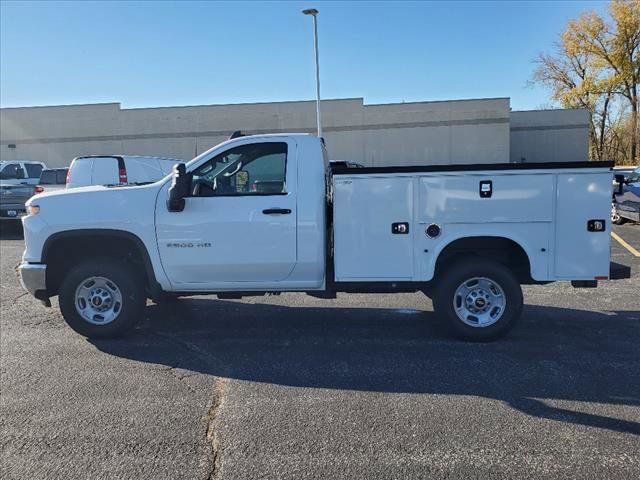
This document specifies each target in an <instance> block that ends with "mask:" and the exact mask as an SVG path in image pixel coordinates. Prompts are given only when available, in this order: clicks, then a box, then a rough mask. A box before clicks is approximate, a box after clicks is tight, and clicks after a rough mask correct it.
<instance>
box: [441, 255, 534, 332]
mask: <svg viewBox="0 0 640 480" xmlns="http://www.w3.org/2000/svg"><path fill="white" fill-rule="evenodd" d="M522 305H523V302H522V289H521V288H520V284H519V282H518V279H517V278H516V276H515V275H514V274H513V273H512V272H511V270H509V269H508V268H507V267H505V266H504V265H502V264H501V263H498V262H495V261H492V260H487V259H483V258H474V257H468V258H466V259H464V260H462V261H458V262H456V263H454V264H453V265H452V266H451V267H450V268H448V269H447V270H446V271H445V272H444V273H443V274H442V275H441V276H440V278H439V280H438V286H437V287H436V291H435V295H434V298H433V306H434V310H435V312H436V314H437V315H439V316H441V317H442V318H444V319H446V321H447V323H448V325H449V327H450V328H451V330H452V331H453V333H454V334H455V335H456V336H457V337H459V338H462V339H464V340H469V341H475V342H485V341H490V340H494V339H496V338H498V337H500V336H502V335H504V334H506V333H507V332H508V331H509V330H510V329H511V328H512V327H513V326H514V324H515V322H516V321H517V320H518V319H519V318H520V315H521V313H522Z"/></svg>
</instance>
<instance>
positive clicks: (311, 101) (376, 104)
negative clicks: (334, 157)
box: [0, 97, 530, 111]
mask: <svg viewBox="0 0 640 480" xmlns="http://www.w3.org/2000/svg"><path fill="white" fill-rule="evenodd" d="M491 100H507V101H508V100H510V98H509V97H485V98H459V99H453V100H419V101H413V102H389V103H365V101H364V97H346V98H323V99H322V102H323V103H326V102H345V101H347V102H348V101H360V103H362V105H363V106H365V107H379V106H387V105H419V104H425V103H453V102H476V101H491ZM315 102H316V101H315V100H282V101H278V102H240V103H208V104H199V105H168V106H157V107H132V108H125V107H122V103H120V102H97V103H70V104H61V105H29V106H25V107H2V108H0V110H3V111H4V110H19V109H27V108H29V109H36V108H65V107H96V106H107V105H116V106H118V109H119V110H120V111H131V110H159V109H169V108H204V107H234V106H248V105H278V104H291V103H315ZM525 111H530V110H525Z"/></svg>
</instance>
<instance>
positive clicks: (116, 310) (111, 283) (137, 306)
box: [59, 259, 146, 338]
mask: <svg viewBox="0 0 640 480" xmlns="http://www.w3.org/2000/svg"><path fill="white" fill-rule="evenodd" d="M59 301H60V311H61V312H62V316H63V317H64V319H65V320H66V322H67V323H68V324H69V326H70V327H71V328H72V329H73V330H75V331H76V332H78V333H79V334H81V335H84V336H85V337H89V338H109V337H117V336H121V335H123V334H124V333H126V332H127V331H128V330H129V329H131V328H132V327H133V325H134V324H135V322H136V321H137V320H138V318H140V316H141V315H142V312H143V308H144V305H145V303H146V295H145V292H144V286H143V282H142V279H141V278H140V276H139V275H137V274H136V272H135V271H134V270H133V269H132V268H131V267H130V266H128V265H127V264H125V263H124V262H114V261H113V260H108V259H94V260H87V261H84V262H82V263H80V264H79V265H77V266H76V267H74V268H73V269H72V270H71V271H69V273H68V274H67V275H66V276H65V278H64V280H63V282H62V285H61V287H60V291H59Z"/></svg>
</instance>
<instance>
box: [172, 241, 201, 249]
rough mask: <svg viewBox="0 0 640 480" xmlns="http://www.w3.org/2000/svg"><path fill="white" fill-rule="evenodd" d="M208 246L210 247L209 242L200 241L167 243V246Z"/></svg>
mask: <svg viewBox="0 0 640 480" xmlns="http://www.w3.org/2000/svg"><path fill="white" fill-rule="evenodd" d="M209 247H211V242H201V243H192V242H169V243H167V248H209Z"/></svg>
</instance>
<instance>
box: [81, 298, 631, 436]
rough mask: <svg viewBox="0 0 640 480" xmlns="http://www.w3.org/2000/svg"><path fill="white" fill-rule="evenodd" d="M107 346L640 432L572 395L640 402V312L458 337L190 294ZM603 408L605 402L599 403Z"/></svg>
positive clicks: (197, 365) (436, 326)
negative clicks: (485, 403)
mask: <svg viewBox="0 0 640 480" xmlns="http://www.w3.org/2000/svg"><path fill="white" fill-rule="evenodd" d="M148 314H149V315H148V317H147V318H146V319H145V321H144V322H142V324H141V325H140V326H139V327H138V328H137V330H136V331H135V332H134V334H133V335H132V336H130V337H127V338H124V339H120V340H116V341H113V340H112V341H93V343H94V345H95V346H96V347H97V348H98V349H100V350H101V351H103V352H106V353H108V354H111V355H116V356H119V357H123V358H128V359H132V360H136V361H140V362H149V363H154V364H162V365H167V366H169V367H172V368H178V369H184V370H188V371H193V372H199V373H205V374H210V375H215V376H224V377H229V378H233V379H241V380H249V381H254V382H268V383H274V384H280V385H287V386H293V387H306V388H329V389H346V390H359V391H371V392H388V393H426V394H454V395H473V396H480V397H486V398H490V399H495V400H499V401H502V402H504V403H506V404H508V405H510V406H511V407H512V408H514V409H517V410H518V411H520V412H523V413H525V414H527V415H531V416H534V417H538V418H544V419H550V420H554V421H560V422H567V423H573V424H578V425H585V426H591V427H597V428H603V429H608V430H612V431H617V432H623V433H630V434H634V435H640V422H638V421H629V420H622V419H618V418H612V417H608V416H604V415H597V414H593V413H584V412H580V411H575V410H572V409H570V408H564V406H563V405H562V404H563V403H566V402H564V401H578V402H593V403H600V404H615V405H628V406H634V407H640V311H620V312H611V313H607V314H604V313H597V312H589V311H581V310H573V309H565V308H556V307H541V306H527V307H525V312H524V315H523V318H522V322H521V323H520V324H519V325H518V327H516V329H514V331H513V332H512V333H511V334H510V335H509V336H508V337H507V338H505V339H502V340H500V341H497V342H494V343H489V344H474V343H466V342H461V341H456V340H452V339H451V338H450V337H449V336H448V334H447V332H446V330H445V329H444V328H443V326H441V325H440V323H439V321H438V319H437V318H436V317H435V315H434V314H433V313H431V312H419V311H415V310H406V311H405V310H393V309H379V308H333V307H328V308H316V307H290V306H277V305H270V304H269V305H267V304H250V303H240V302H231V301H222V300H218V301H211V300H206V299H197V298H194V299H183V300H180V301H177V302H175V303H174V304H170V305H163V306H150V307H148ZM598 410H601V409H598Z"/></svg>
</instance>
